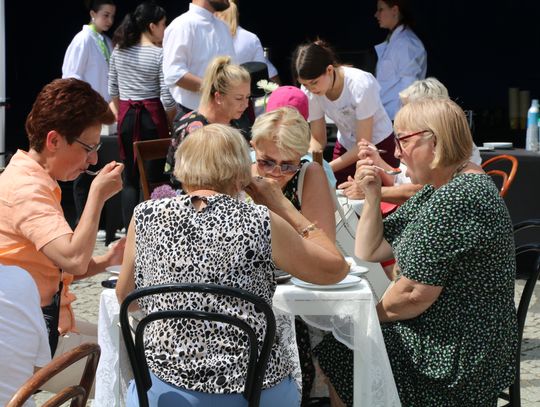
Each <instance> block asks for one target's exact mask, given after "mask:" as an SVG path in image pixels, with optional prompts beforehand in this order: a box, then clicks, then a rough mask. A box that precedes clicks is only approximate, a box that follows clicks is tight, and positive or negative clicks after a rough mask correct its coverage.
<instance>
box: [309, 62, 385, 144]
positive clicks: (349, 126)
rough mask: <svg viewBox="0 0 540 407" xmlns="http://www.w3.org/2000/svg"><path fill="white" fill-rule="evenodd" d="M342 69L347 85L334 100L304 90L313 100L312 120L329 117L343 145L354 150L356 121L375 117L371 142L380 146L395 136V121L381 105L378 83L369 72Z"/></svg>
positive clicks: (311, 106)
mask: <svg viewBox="0 0 540 407" xmlns="http://www.w3.org/2000/svg"><path fill="white" fill-rule="evenodd" d="M341 69H343V74H344V80H345V83H344V85H343V91H342V92H341V95H339V97H338V98H337V99H336V100H334V101H331V100H330V99H328V98H327V97H326V96H324V95H322V96H318V95H314V94H313V93H311V92H310V91H308V90H307V89H306V88H304V87H302V89H303V90H304V92H305V93H306V95H307V97H308V100H309V119H308V121H310V122H311V121H314V120H318V119H320V118H323V117H324V116H325V114H326V116H328V117H329V118H330V119H332V120H333V121H334V123H335V124H336V126H337V128H338V130H339V133H338V136H337V137H338V141H339V143H340V144H341V145H342V146H343V147H345V148H346V149H347V150H350V149H351V148H353V147H354V146H355V145H356V121H357V120H363V119H367V118H370V117H372V116H373V134H372V139H371V141H372V143H373V144H378V143H380V142H381V141H383V140H384V139H385V138H387V137H388V136H389V135H390V134H392V122H391V121H390V119H389V118H388V115H387V114H386V111H385V110H384V107H383V105H382V103H381V99H380V96H379V89H380V87H379V84H378V83H377V80H376V79H375V77H374V76H373V75H372V74H370V73H369V72H364V71H362V70H360V69H357V68H351V67H348V66H342V67H341Z"/></svg>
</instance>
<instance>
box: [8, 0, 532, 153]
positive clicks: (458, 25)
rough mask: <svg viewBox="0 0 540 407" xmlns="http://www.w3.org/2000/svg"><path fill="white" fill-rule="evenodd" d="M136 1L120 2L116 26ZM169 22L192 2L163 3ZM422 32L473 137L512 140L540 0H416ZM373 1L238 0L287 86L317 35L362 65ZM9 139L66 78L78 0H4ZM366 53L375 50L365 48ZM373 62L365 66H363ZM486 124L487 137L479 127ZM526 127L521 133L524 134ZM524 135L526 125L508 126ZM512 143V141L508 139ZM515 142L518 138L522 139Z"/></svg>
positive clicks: (80, 14) (373, 39) (436, 71)
mask: <svg viewBox="0 0 540 407" xmlns="http://www.w3.org/2000/svg"><path fill="white" fill-rule="evenodd" d="M138 3H139V2H138V1H129V0H117V2H116V4H117V18H116V23H115V26H114V27H113V28H112V29H111V32H109V35H112V31H113V30H114V28H116V26H117V24H118V23H119V22H120V21H121V19H122V18H123V17H124V15H125V14H126V13H127V12H129V11H130V10H132V9H133V8H135V6H136V5H137V4H138ZM159 3H160V4H161V5H162V6H163V7H164V8H165V9H166V10H167V14H168V18H169V21H170V20H172V19H173V18H175V17H176V16H178V15H179V14H181V13H182V12H184V11H185V10H187V8H188V4H189V1H188V0H163V1H161V2H159ZM413 3H414V11H415V16H416V20H417V24H416V27H415V28H416V32H417V33H418V35H419V36H420V38H421V39H422V41H423V42H424V44H425V46H426V49H427V52H428V75H429V76H435V77H437V78H438V79H440V80H441V81H442V82H443V83H444V84H445V85H446V86H447V87H448V89H449V91H450V95H451V97H452V98H453V99H454V100H456V101H457V102H458V103H459V104H460V105H461V106H462V107H463V108H464V109H472V110H474V111H475V115H476V120H477V123H478V124H480V126H477V131H476V132H475V140H476V141H477V143H479V142H481V141H483V139H484V138H490V139H491V140H493V139H494V138H497V137H499V136H500V137H503V138H504V137H506V138H508V137H507V134H506V133H507V122H506V116H507V113H506V109H507V103H508V102H507V99H508V96H507V95H508V87H511V86H514V87H519V88H521V89H528V90H530V91H531V97H536V98H538V97H540V65H539V64H538V62H537V61H538V59H539V58H538V54H540V31H539V30H538V21H539V18H540V2H537V1H532V0H529V1H525V0H501V1H499V2H474V1H470V0H468V1H464V0H454V1H446V2H439V1H433V0H416V1H414V0H413ZM375 6H376V1H375V0H369V1H352V0H350V1H347V2H338V1H327V2H322V3H320V2H314V1H305V0H287V1H284V0H275V1H273V2H263V1H258V0H241V2H240V14H241V25H242V26H243V27H244V28H246V29H248V30H250V31H253V32H255V33H256V34H258V35H259V37H260V39H261V41H262V43H263V46H265V47H269V48H270V49H271V59H272V61H273V62H274V64H275V65H276V67H277V68H278V70H279V72H280V76H281V78H282V79H283V82H284V83H290V81H291V78H290V69H289V65H290V54H291V52H292V50H293V49H294V47H295V46H296V45H298V44H299V43H301V42H303V41H305V40H309V39H314V38H315V37H316V36H317V35H318V36H320V37H321V38H324V39H326V40H328V41H329V42H330V43H331V44H333V45H334V46H335V48H336V50H337V51H339V52H340V54H341V55H342V56H343V62H350V63H355V64H361V63H362V61H363V59H362V56H363V55H364V53H365V51H367V50H370V49H372V46H373V45H374V44H377V43H379V42H381V41H383V40H384V38H385V35H386V32H385V31H383V30H381V29H379V27H378V25H377V22H376V20H375V18H374V17H373V14H374V13H375ZM5 9H6V27H5V28H6V53H7V56H6V61H7V62H6V72H7V95H8V97H9V98H10V101H11V107H10V108H9V109H8V110H7V111H6V122H7V128H6V145H7V149H8V150H10V151H13V150H14V149H16V148H19V147H22V148H26V147H27V143H26V136H25V134H24V120H25V118H26V115H27V114H28V112H29V111H30V109H31V105H32V101H33V100H34V98H35V96H36V94H37V93H38V92H39V90H40V89H41V88H42V87H43V86H44V85H45V84H46V83H48V82H50V81H51V80H52V79H54V78H57V77H60V75H61V66H62V59H63V55H64V52H65V49H66V47H67V46H68V44H69V43H70V41H71V39H72V38H73V36H74V35H75V34H76V33H77V32H78V31H80V29H81V26H82V25H83V24H85V23H88V21H89V15H88V11H87V10H86V9H85V8H84V6H83V1H82V0H63V1H55V2H40V1H39V2H38V1H36V2H34V1H32V2H26V1H17V0H6V3H5ZM367 55H370V54H369V52H368V53H367ZM366 67H368V66H366ZM486 123H487V125H488V126H487V129H488V134H486V132H485V131H484V133H482V131H481V130H482V129H484V130H485V129H486ZM521 133H523V137H521ZM512 136H513V137H518V138H519V139H520V140H519V142H521V138H523V139H524V131H523V132H514V133H512ZM507 141H508V140H507ZM518 144H519V143H518Z"/></svg>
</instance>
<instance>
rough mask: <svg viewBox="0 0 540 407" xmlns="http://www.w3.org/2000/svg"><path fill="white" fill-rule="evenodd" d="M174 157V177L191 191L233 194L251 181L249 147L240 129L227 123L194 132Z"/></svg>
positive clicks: (211, 125)
mask: <svg viewBox="0 0 540 407" xmlns="http://www.w3.org/2000/svg"><path fill="white" fill-rule="evenodd" d="M174 158H175V165H174V176H175V177H176V178H177V179H178V180H179V181H180V182H181V183H182V185H183V186H184V187H185V188H187V189H188V190H194V189H200V188H209V189H213V190H215V191H217V192H221V193H225V194H229V195H230V194H232V193H236V192H237V191H238V190H239V189H243V188H244V187H245V186H247V185H248V184H249V183H250V181H251V159H250V156H249V147H248V144H247V143H246V140H245V139H244V137H243V136H242V135H241V134H240V132H239V131H238V130H236V129H233V128H232V127H230V126H227V125H224V124H217V123H215V124H209V125H207V126H204V127H201V128H199V129H197V130H195V131H194V132H193V133H191V134H190V135H189V137H187V138H186V139H185V140H184V141H183V142H182V143H181V144H180V146H179V147H178V149H177V150H176V153H175V157H174Z"/></svg>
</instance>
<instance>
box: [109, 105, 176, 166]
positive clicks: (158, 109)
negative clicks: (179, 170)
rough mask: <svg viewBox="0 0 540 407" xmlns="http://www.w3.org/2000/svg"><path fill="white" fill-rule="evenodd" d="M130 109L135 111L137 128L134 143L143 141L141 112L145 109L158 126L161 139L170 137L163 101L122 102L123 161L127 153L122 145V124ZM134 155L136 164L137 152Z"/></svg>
mask: <svg viewBox="0 0 540 407" xmlns="http://www.w3.org/2000/svg"><path fill="white" fill-rule="evenodd" d="M130 109H134V110H135V126H133V134H132V141H134V142H135V141H139V140H141V126H140V123H141V121H140V118H141V111H142V110H143V109H146V110H147V111H148V113H150V117H151V118H152V121H153V122H154V124H155V125H156V129H157V132H158V135H159V138H167V137H170V134H169V126H168V124H167V115H166V114H165V109H163V105H162V104H161V100H160V99H159V98H153V99H144V100H120V104H119V111H118V146H119V149H120V158H121V159H122V160H125V159H126V152H125V150H124V146H123V144H122V133H121V132H122V122H123V121H124V118H125V116H126V113H127V112H128V111H129V110H130ZM133 154H134V156H133V162H135V161H136V160H135V152H134V153H133Z"/></svg>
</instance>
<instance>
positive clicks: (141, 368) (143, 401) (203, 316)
mask: <svg viewBox="0 0 540 407" xmlns="http://www.w3.org/2000/svg"><path fill="white" fill-rule="evenodd" d="M176 292H184V293H204V294H210V295H216V296H226V297H234V298H239V299H241V300H243V301H246V302H248V303H251V304H253V305H254V306H255V311H257V312H259V313H263V314H264V317H265V318H266V332H265V335H264V339H263V344H262V347H261V351H260V353H259V352H258V341H257V335H256V333H255V331H254V329H253V328H252V327H251V326H249V325H248V324H247V323H246V322H244V321H243V320H242V319H240V318H238V317H235V316H231V315H225V314H219V313H216V312H208V311H198V310H189V311H188V310H181V309H178V310H167V311H157V312H152V313H150V314H148V315H147V316H145V317H144V318H143V319H142V320H141V321H140V322H139V324H138V325H137V328H136V330H135V341H134V340H133V336H132V333H131V328H130V325H129V320H128V308H129V306H130V304H131V303H132V302H133V301H135V300H138V299H140V298H142V297H148V296H152V295H157V294H167V293H176ZM165 319H196V320H206V321H216V322H221V323H225V324H230V325H234V326H235V327H237V328H239V329H241V330H243V331H244V332H245V333H246V334H247V336H248V339H249V363H248V368H247V374H246V385H245V388H244V393H243V396H244V398H245V399H246V400H247V401H248V404H249V406H250V407H257V406H258V405H259V400H260V397H261V388H262V382H263V379H264V374H265V372H266V366H267V363H268V359H269V357H270V352H271V350H272V344H273V343H274V339H275V336H276V320H275V317H274V313H273V311H272V307H271V306H270V305H269V304H268V303H267V302H266V301H265V300H264V299H262V298H260V297H258V296H256V295H254V294H252V293H250V292H249V291H246V290H242V289H238V288H231V287H224V286H219V285H214V284H163V285H156V286H150V287H145V288H141V289H137V290H135V291H133V292H131V293H130V294H129V295H128V296H127V297H126V299H125V300H124V301H123V302H122V305H121V307H120V326H121V329H122V335H123V337H124V343H125V345H126V349H127V352H128V356H129V361H130V363H131V367H132V369H133V375H134V378H135V384H136V387H137V394H138V396H139V405H140V406H141V407H148V396H147V394H146V392H147V391H148V389H150V387H152V382H151V379H150V373H149V370H148V364H147V361H146V356H145V353H144V329H145V328H146V326H147V325H148V324H149V323H151V322H154V321H157V320H165Z"/></svg>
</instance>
